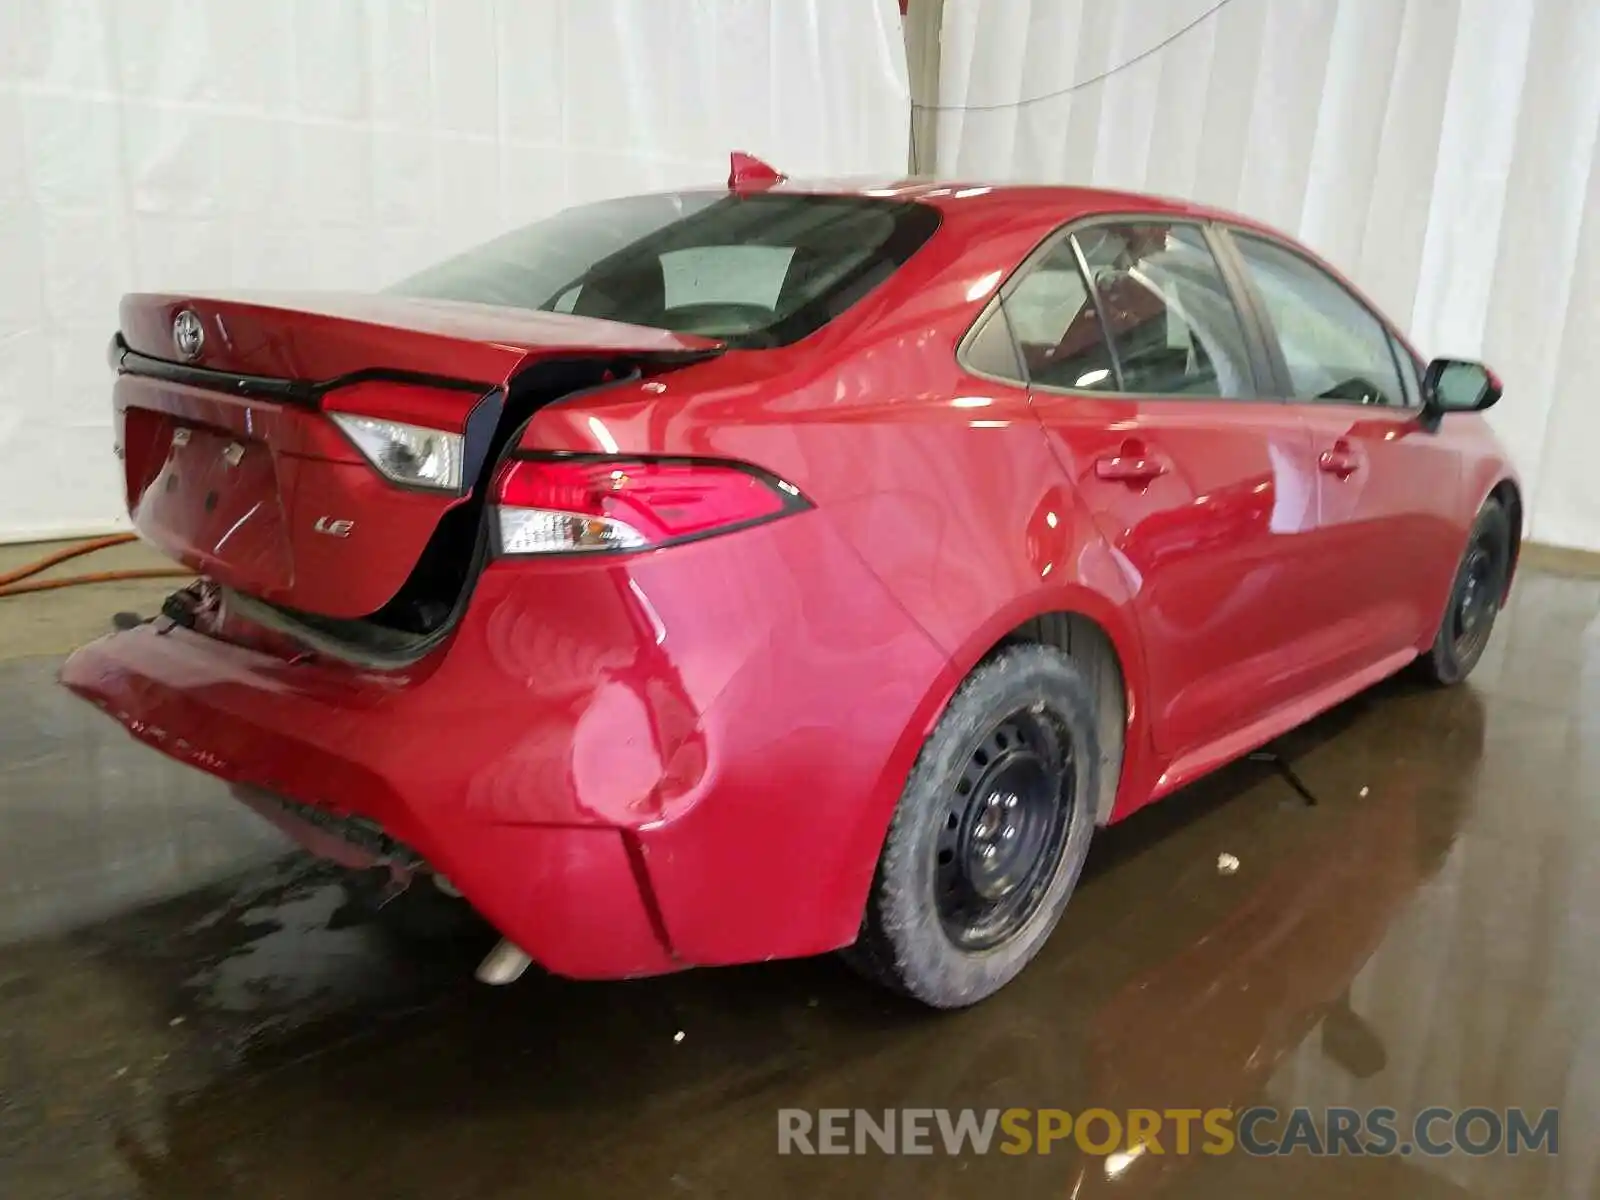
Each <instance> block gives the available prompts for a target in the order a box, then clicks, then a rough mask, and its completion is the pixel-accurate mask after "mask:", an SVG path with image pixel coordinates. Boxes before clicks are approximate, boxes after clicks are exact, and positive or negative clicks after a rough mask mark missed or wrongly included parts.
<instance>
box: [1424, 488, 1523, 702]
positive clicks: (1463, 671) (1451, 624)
mask: <svg viewBox="0 0 1600 1200" xmlns="http://www.w3.org/2000/svg"><path fill="white" fill-rule="evenodd" d="M1511 533H1512V531H1511V522H1510V519H1509V518H1508V517H1507V516H1506V512H1505V510H1504V509H1503V508H1501V507H1500V505H1499V504H1497V503H1496V502H1495V501H1493V500H1491V501H1489V502H1488V503H1487V504H1485V505H1484V506H1483V508H1482V510H1481V511H1480V512H1479V513H1478V519H1477V520H1476V521H1475V522H1474V523H1473V526H1472V532H1471V533H1470V534H1469V535H1468V537H1467V546H1466V549H1465V551H1463V553H1462V555H1461V565H1460V566H1459V567H1458V568H1457V569H1456V576H1455V580H1454V582H1453V583H1452V584H1451V587H1450V598H1449V601H1448V602H1447V603H1446V605H1445V612H1444V619H1443V620H1442V621H1441V622H1440V625H1439V631H1438V634H1437V635H1436V636H1435V638H1434V641H1433V646H1432V647H1431V648H1430V649H1429V651H1428V652H1427V653H1426V654H1424V655H1423V656H1422V658H1421V660H1420V662H1421V666H1422V669H1423V672H1424V673H1425V674H1426V675H1427V676H1428V677H1429V678H1431V679H1433V680H1434V681H1435V682H1436V683H1441V684H1455V683H1460V682H1461V681H1462V680H1463V679H1465V678H1466V677H1467V675H1468V674H1469V673H1470V672H1471V671H1472V668H1473V667H1475V666H1477V665H1478V660H1479V659H1480V658H1482V657H1483V651H1484V649H1485V647H1487V646H1488V644H1489V636H1490V634H1492V633H1493V632H1494V621H1495V617H1496V616H1498V615H1499V612H1500V603H1501V600H1502V599H1503V598H1504V596H1505V590H1506V581H1507V579H1508V578H1509V576H1510V570H1511V545H1512V538H1511Z"/></svg>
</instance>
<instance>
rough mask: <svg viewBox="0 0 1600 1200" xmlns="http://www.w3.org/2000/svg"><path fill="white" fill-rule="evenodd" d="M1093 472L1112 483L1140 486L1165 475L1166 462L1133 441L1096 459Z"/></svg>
mask: <svg viewBox="0 0 1600 1200" xmlns="http://www.w3.org/2000/svg"><path fill="white" fill-rule="evenodd" d="M1094 473H1095V474H1096V475H1097V476H1099V477H1100V478H1101V479H1105V480H1109V481H1110V482H1112V483H1128V484H1134V485H1136V486H1142V485H1144V484H1148V483H1150V482H1152V481H1153V480H1156V479H1159V478H1160V477H1161V476H1163V475H1165V474H1166V473H1167V463H1166V460H1165V459H1163V458H1161V456H1160V455H1157V454H1151V453H1150V452H1149V451H1147V450H1146V449H1145V448H1144V447H1143V446H1141V445H1139V444H1138V443H1136V442H1134V443H1129V444H1126V445H1124V446H1123V447H1122V449H1121V450H1119V451H1118V452H1117V453H1116V454H1108V455H1106V456H1105V457H1104V458H1098V459H1096V460H1095V464H1094Z"/></svg>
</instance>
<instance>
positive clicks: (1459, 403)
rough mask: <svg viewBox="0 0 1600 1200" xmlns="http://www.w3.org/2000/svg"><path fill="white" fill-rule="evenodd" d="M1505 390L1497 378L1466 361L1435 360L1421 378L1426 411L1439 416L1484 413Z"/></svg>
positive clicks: (1476, 364)
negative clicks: (1455, 413) (1444, 414)
mask: <svg viewBox="0 0 1600 1200" xmlns="http://www.w3.org/2000/svg"><path fill="white" fill-rule="evenodd" d="M1504 391H1505V389H1504V388H1503V387H1501V385H1500V377H1499V376H1498V375H1496V374H1495V373H1494V372H1493V371H1491V370H1490V369H1489V368H1488V367H1486V366H1484V365H1483V364H1482V363H1475V362H1469V361H1468V360H1467V359H1464V358H1436V359H1434V360H1433V361H1432V362H1431V363H1429V364H1428V370H1427V373H1426V374H1424V375H1423V377H1422V404H1423V408H1424V409H1426V410H1428V411H1429V412H1431V413H1434V414H1436V415H1437V414H1443V413H1452V412H1482V411H1483V410H1484V409H1486V408H1488V407H1489V406H1490V405H1492V404H1493V403H1494V402H1495V401H1496V400H1498V399H1500V396H1501V394H1502V393H1503V392H1504Z"/></svg>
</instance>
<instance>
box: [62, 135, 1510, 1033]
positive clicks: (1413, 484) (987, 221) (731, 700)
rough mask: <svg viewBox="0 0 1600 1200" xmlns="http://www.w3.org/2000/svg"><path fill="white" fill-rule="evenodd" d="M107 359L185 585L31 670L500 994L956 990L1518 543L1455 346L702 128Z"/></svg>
mask: <svg viewBox="0 0 1600 1200" xmlns="http://www.w3.org/2000/svg"><path fill="white" fill-rule="evenodd" d="M112 358H113V361H114V365H115V367H116V370H117V374H118V377H117V383H116V391H115V405H116V422H117V425H116V427H117V438H118V452H119V454H120V455H121V457H122V458H123V461H124V466H125V470H126V485H127V501H128V507H129V510H130V512H131V513H132V516H133V519H134V522H135V523H136V525H137V527H138V529H139V531H140V532H141V533H142V534H143V536H144V537H145V538H146V539H148V540H149V541H151V542H153V543H155V544H156V545H157V546H160V547H162V548H163V549H165V550H166V551H167V552H168V553H170V554H171V555H172V556H173V557H174V558H175V559H177V560H178V561H180V562H182V563H184V564H186V565H187V566H189V567H190V568H192V569H193V570H194V571H195V572H196V573H197V574H199V575H200V576H201V578H200V581H199V582H198V583H196V584H195V585H194V586H192V587H190V588H187V589H185V590H183V591H181V592H179V593H177V594H176V595H174V596H172V597H171V598H170V599H169V601H168V602H167V604H166V606H165V608H164V611H163V613H162V614H161V615H160V616H159V617H156V618H154V619H152V620H150V621H149V622H147V623H145V624H144V625H142V626H139V627H137V628H134V629H132V630H129V631H125V632H121V633H117V634H114V635H112V636H110V637H107V638H104V639H102V640H101V641H98V642H95V643H93V644H92V645H90V646H87V647H85V648H84V649H82V650H80V651H79V652H78V653H77V654H75V655H74V656H73V657H72V658H71V659H70V660H69V661H68V663H67V664H66V666H65V668H64V670H63V679H64V681H65V683H66V685H67V686H68V687H70V688H72V689H73V690H74V691H75V692H77V693H78V694H80V695H82V696H84V697H86V698H88V699H89V700H91V701H92V702H94V703H95V704H97V705H99V706H100V707H101V708H103V709H104V710H105V711H106V712H107V713H109V714H111V715H112V716H113V717H114V718H115V719H116V720H118V721H120V722H121V723H122V724H123V725H124V726H126V727H127V728H128V730H129V731H130V732H132V733H133V734H134V735H135V736H136V737H138V738H141V739H143V740H144V741H146V742H148V743H150V744H151V745H153V746H155V747H157V748H158V749H160V750H162V751H165V752H166V753H167V754H170V755H172V756H173V757H175V758H178V759H180V760H182V761H184V762H188V763H191V764H193V765H195V766H197V767H199V768H200V769H202V770H205V771H208V772H211V773H212V774H215V775H218V776H220V777H222V778H223V779H226V780H229V781H230V782H232V783H233V784H235V785H236V792H237V794H238V795H240V796H241V797H242V798H244V799H245V800H247V801H248V802H249V803H251V804H252V805H254V806H255V807H257V808H258V809H259V810H260V811H262V812H265V813H268V814H269V815H271V816H272V817H273V819H275V820H277V821H278V822H279V823H280V824H282V825H283V826H284V827H285V828H287V829H289V830H291V832H293V833H294V834H295V836H297V837H298V838H299V839H300V840H301V841H302V842H303V843H304V844H306V845H307V846H310V847H311V848H313V849H315V850H318V851H320V852H322V853H324V854H327V855H330V856H332V857H334V858H336V859H338V860H339V861H341V862H345V863H347V864H349V865H351V866H366V867H373V866H377V867H383V868H385V869H387V870H388V871H389V872H390V874H391V875H392V877H393V880H394V882H395V884H396V885H397V886H398V885H403V884H405V883H408V882H410V881H411V880H414V879H415V880H423V881H426V880H429V879H431V880H432V881H433V882H436V883H437V884H438V885H439V887H440V888H442V889H444V890H445V891H447V892H448V893H450V894H451V895H455V894H459V895H461V896H464V897H465V899H466V900H467V901H468V902H470V904H471V906H472V907H473V908H475V909H476V910H477V911H478V912H479V913H481V914H482V915H483V916H485V917H486V918H487V919H488V920H489V921H490V922H491V923H492V924H493V925H494V926H495V927H496V928H497V929H498V930H499V931H500V933H501V934H503V935H504V938H505V941H504V942H503V943H502V944H501V946H500V948H499V949H498V950H497V952H496V953H495V954H493V955H491V956H490V959H489V960H486V962H485V966H484V970H483V973H484V975H485V976H486V977H489V978H494V979H505V978H509V977H513V976H514V975H516V974H517V973H519V971H520V969H521V968H522V967H524V966H526V965H527V963H528V962H529V960H530V959H531V960H532V961H533V962H536V963H539V964H541V965H542V966H543V967H544V968H546V969H548V970H550V971H554V972H557V973H560V974H563V975H567V976H572V977H578V978H618V977H628V976H641V975H650V974H653V973H659V972H666V971H673V970H678V969H681V968H684V967H690V966H702V965H710V964H722V963H741V962H750V961H755V960H761V959H770V958H780V957H788V956H796V955H809V954H817V953H820V952H824V951H829V950H834V949H838V948H841V947H848V948H849V950H848V954H849V957H850V959H851V961H852V962H854V963H855V964H856V965H857V966H859V967H860V968H861V969H862V970H864V971H865V972H867V973H868V974H869V975H871V976H873V977H875V978H877V979H879V980H881V981H883V982H884V983H886V984H888V985H890V986H892V987H894V988H897V989H899V990H900V991H902V992H904V993H906V994H909V995H911V996H913V997H916V998H917V999H919V1000H922V1001H924V1002H926V1003H928V1004H932V1005H938V1006H958V1005H964V1004H969V1003H972V1002H974V1001H976V1000H979V999H981V998H982V997H984V996H987V995H989V994H990V993H992V992H993V991H995V990H996V989H997V988H999V987H1001V986H1002V985H1003V984H1005V983H1006V982H1007V981H1008V980H1009V979H1011V978H1012V977H1013V976H1014V975H1016V973H1017V972H1018V971H1020V970H1021V969H1022V968H1023V966H1024V965H1025V964H1026V963H1027V962H1028V961H1029V960H1030V959H1031V958H1032V957H1033V956H1034V955H1035V954H1037V953H1038V952H1039V949H1040V947H1041V946H1042V944H1043V943H1044V941H1045V939H1046V938H1047V937H1048V936H1049V934H1050V931H1051V929H1052V927H1053V926H1054V925H1055V923H1056V921H1057V919H1058V918H1059V917H1060V915H1061V912H1062V910H1063V908H1064V907H1065V905H1066V903H1067V900H1068V897H1069V896H1070V894H1071V892H1072V890H1073V887H1074V884H1075V882H1076V880H1077V878H1078V874H1079V870H1080V868H1081V867H1082V866H1083V862H1084V858H1085V855H1086V853H1087V851H1088V848H1089V843H1090V840H1091V838H1092V836H1093V834H1094V831H1095V829H1096V827H1098V826H1101V825H1104V824H1107V823H1109V822H1112V821H1116V820H1118V819H1120V818H1122V817H1124V816H1126V815H1127V814H1129V813H1131V812H1133V811H1134V810H1135V809H1137V808H1139V807H1140V806H1141V805H1144V804H1147V803H1149V802H1150V801H1151V800H1154V799H1156V798H1158V797H1160V796H1163V795H1165V794H1166V793H1168V792H1171V791H1173V790H1174V789H1176V788H1179V787H1181V786H1182V785H1183V784H1185V783H1187V782H1188V781H1190V780H1193V779H1194V778H1196V777H1197V776H1199V775H1202V774H1204V773H1205V772H1207V771H1210V770H1212V769H1213V768H1215V767H1217V766H1219V765H1221V764H1223V763H1225V762H1227V761H1229V760H1230V759H1233V758H1235V757H1237V756H1239V755H1241V754H1243V753H1245V752H1246V751H1249V750H1251V749H1252V748H1254V747H1258V746H1260V745H1262V744H1264V743H1266V742H1267V741H1269V740H1270V739H1272V738H1274V737H1276V736H1277V735H1279V734H1281V733H1283V732H1284V731H1285V730H1287V729H1289V728H1291V727H1292V726H1294V725H1296V724H1298V723H1300V722H1302V721H1304V720H1306V719H1307V718H1308V717H1310V716H1312V715H1313V714H1315V713H1317V712H1318V711H1320V710H1322V709H1326V708H1328V707H1329V706H1331V705H1334V704H1337V703H1338V702H1339V701H1341V700H1343V699H1345V698H1346V697H1349V696H1350V695H1352V694H1353V693H1355V692H1358V691H1360V690H1361V689H1363V688H1365V687H1367V686H1368V685H1370V684H1372V683H1374V682H1375V681H1377V680H1379V679H1381V678H1383V677H1384V676H1387V675H1389V674H1391V673H1394V672H1396V671H1399V670H1400V669H1402V668H1404V667H1406V666H1408V665H1410V664H1413V663H1415V664H1416V665H1417V667H1418V668H1419V669H1420V670H1421V671H1422V672H1423V673H1424V674H1426V675H1428V676H1431V677H1432V678H1433V679H1435V680H1437V681H1439V682H1441V683H1455V682H1457V681H1459V680H1460V679H1462V678H1463V677H1464V676H1465V675H1466V674H1467V673H1468V672H1469V671H1471V669H1472V667H1473V665H1474V663H1475V662H1476V661H1477V660H1478V658H1479V656H1480V655H1481V653H1482V652H1483V648H1484V644H1485V642H1486V640H1487V638H1488V636H1489V632H1490V628H1491V625H1492V623H1493V621H1494V618H1495V614H1496V612H1497V610H1498V608H1499V606H1500V605H1501V604H1502V602H1503V600H1504V598H1505V594H1506V590H1507V588H1508V587H1509V586H1510V581H1511V576H1512V572H1513V569H1514V566H1515V563H1516V559H1517V551H1518V546H1519V540H1520V531H1521V528H1522V503H1523V502H1522V497H1521V491H1520V489H1519V486H1518V483H1517V480H1516V477H1515V475H1514V473H1513V471H1512V469H1511V467H1510V465H1509V463H1508V461H1507V459H1506V456H1505V453H1504V452H1503V451H1502V449H1501V448H1500V446H1499V444H1498V443H1497V442H1496V440H1495V438H1494V437H1493V435H1492V434H1491V433H1490V431H1489V429H1488V427H1487V425H1486V424H1485V422H1484V420H1483V418H1482V417H1481V416H1479V415H1478V412H1479V410H1482V409H1484V408H1487V407H1488V406H1489V405H1490V404H1492V403H1494V402H1495V400H1497V399H1498V398H1499V396H1500V385H1499V383H1498V382H1497V380H1496V379H1495V377H1494V376H1493V375H1492V374H1491V373H1490V372H1489V371H1487V370H1486V369H1485V368H1483V367H1481V366H1478V365H1476V364H1472V363H1468V362H1462V361H1455V360H1436V361H1434V362H1433V363H1431V364H1429V363H1426V362H1424V361H1423V360H1422V359H1420V358H1418V357H1417V355H1416V353H1415V352H1414V351H1413V350H1412V349H1411V348H1410V347H1409V346H1408V345H1407V344H1406V342H1405V340H1404V339H1403V338H1402V337H1401V336H1400V334H1399V332H1398V331H1397V330H1396V328H1395V327H1394V325H1393V324H1392V323H1391V322H1389V321H1387V320H1386V319H1385V318H1384V317H1383V316H1382V315H1381V314H1379V313H1378V312H1377V311H1376V310H1375V309H1374V308H1373V307H1372V305H1371V304H1369V303H1368V302H1367V301H1366V300H1365V299H1363V298H1362V297H1361V295H1360V294H1359V293H1358V292H1356V291H1355V290H1354V289H1353V288H1351V287H1350V286H1349V285H1348V284H1347V283H1346V282H1345V281H1344V280H1342V279H1341V278H1340V277H1339V276H1338V275H1337V274H1336V273H1335V272H1333V271H1332V270H1331V269H1330V268H1328V267H1327V266H1326V265H1325V264H1324V263H1322V262H1320V261H1319V260H1318V259H1317V258H1316V257H1315V256H1314V255H1312V254H1310V253H1308V252H1307V251H1306V250H1305V249H1304V248H1303V247H1300V246H1298V245H1296V244H1295V243H1294V242H1292V241H1290V240H1289V239H1287V238H1285V237H1283V236H1282V235H1280V234H1277V233H1274V232H1273V231H1271V230H1269V229H1264V228H1262V227H1261V226H1260V225H1257V224H1255V223H1254V222H1251V221H1248V220H1245V219H1244V218H1241V217H1237V216H1234V215H1231V214H1228V213H1224V212H1217V211H1213V210H1210V209H1206V208H1201V207H1197V206H1191V205H1186V204H1181V203H1174V202H1171V201H1167V200H1158V199H1154V198H1151V197H1148V196H1139V195H1129V194H1113V193H1108V192H1101V191H1092V190H1086V189H1081V188H1067V187H985V186H976V185H974V186H957V185H934V184H931V183H900V184H891V185H886V186H882V187H861V186H840V185H837V184H829V185H816V186H810V185H804V184H798V183H793V182H788V181H784V180H781V179H780V178H778V177H776V176H775V175H774V174H773V173H771V172H770V171H768V170H765V169H763V168H761V166H760V165H759V164H754V163H749V162H743V163H737V164H736V169H735V172H734V175H733V177H732V178H731V179H730V181H729V185H728V187H727V188H726V189H725V190H724V189H717V190H705V191H687V192H681V193H676V194H669V195H656V196H642V197H633V198H628V199H622V200H612V201H607V202H604V203H600V204H594V205H590V206H586V207H580V208H576V209H572V210H569V211H567V212H564V213H561V214H559V215H557V216H555V217H552V218H550V219H548V220H546V221H543V222H540V223H538V224H535V225H531V226H529V227H527V228H524V229H521V230H518V231H516V232H513V233H511V234H508V235H506V236H504V237H501V238H499V239H497V240H495V241H492V242H490V243H488V244H486V245H484V246H482V247H480V248H478V249H475V250H471V251H468V252H467V253H465V254H463V255H461V256H460V257H458V258H455V259H452V260H451V261H448V262H446V263H443V264H442V265H440V266H438V267H436V268H433V269H431V270H428V271H425V272H423V273H422V274H420V275H418V276H416V277H414V278H411V279H409V280H407V281H405V282H403V283H401V284H399V285H397V286H396V287H394V288H392V289H390V290H388V291H387V292H385V293H382V294H377V295H316V296H310V295H306V296H300V295H296V296H289V297H281V296H280V297H231V298H229V297H212V296H180V295H132V296H128V297H127V298H125V300H124V301H123V305H122V314H121V331H120V333H119V334H118V336H117V338H116V340H115V341H114V342H113V345H112ZM419 886H421V887H426V888H429V889H431V887H432V884H428V883H424V884H422V885H419Z"/></svg>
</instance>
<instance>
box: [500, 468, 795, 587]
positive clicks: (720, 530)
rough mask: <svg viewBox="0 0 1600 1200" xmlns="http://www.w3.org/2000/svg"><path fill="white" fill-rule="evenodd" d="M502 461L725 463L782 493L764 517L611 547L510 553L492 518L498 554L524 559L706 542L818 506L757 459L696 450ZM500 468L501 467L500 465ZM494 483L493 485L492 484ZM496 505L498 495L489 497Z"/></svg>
mask: <svg viewBox="0 0 1600 1200" xmlns="http://www.w3.org/2000/svg"><path fill="white" fill-rule="evenodd" d="M500 461H501V463H502V464H505V463H511V462H518V461H521V462H637V463H665V464H667V465H674V466H696V467H722V468H724V469H727V470H734V471H741V472H743V473H744V474H746V475H749V476H751V477H752V478H754V479H758V480H760V481H761V482H762V483H763V484H765V485H766V486H767V488H769V489H770V490H771V491H772V493H773V494H774V495H775V496H777V497H778V499H779V501H780V503H781V505H782V507H781V508H779V509H778V511H777V512H775V513H769V514H768V515H766V516H764V517H752V518H751V519H750V520H748V521H736V522H734V523H733V524H731V525H719V526H717V528H715V529H707V530H705V531H704V532H701V533H689V534H685V535H683V536H682V537H675V538H668V539H667V540H666V541H662V542H654V543H652V544H651V545H648V546H638V547H632V546H619V547H617V548H615V549H610V550H548V551H544V552H542V553H538V554H508V553H506V550H505V547H503V546H502V545H501V544H500V523H499V522H498V521H495V520H492V519H491V520H490V521H489V522H488V524H489V540H490V543H491V546H492V552H493V555H494V557H495V558H516V559H521V560H523V561H529V560H534V561H543V560H545V559H551V560H555V559H563V560H571V559H584V558H620V557H622V556H623V555H628V554H653V553H655V552H656V551H657V550H665V549H668V548H669V547H672V546H684V545H688V544H689V543H690V542H703V541H705V540H707V539H708V538H714V537H721V536H722V535H723V534H727V533H737V532H738V531H739V530H741V529H753V528H755V527H756V526H757V525H766V524H768V523H769V522H772V521H778V520H782V519H783V518H784V517H788V516H792V515H794V514H795V513H801V512H808V511H810V510H811V509H813V508H815V507H816V505H815V504H813V503H812V502H811V501H810V500H809V499H807V498H806V496H805V495H803V494H802V493H801V491H800V489H799V488H797V487H795V485H794V484H792V483H790V482H789V481H788V480H787V479H784V478H782V477H781V476H778V475H775V474H773V473H772V472H771V471H768V470H766V469H765V468H764V467H758V466H756V465H755V464H754V463H747V462H740V461H739V460H738V459H733V458H712V457H707V456H705V455H696V454H620V453H619V454H595V453H591V452H579V451H568V450H522V451H516V452H513V453H511V454H507V455H504V456H502V458H501V460H500ZM497 470H498V468H497ZM491 486H492V485H491ZM488 502H489V505H490V507H491V508H492V507H493V506H494V505H495V502H496V501H495V497H494V496H493V495H491V496H489V497H488Z"/></svg>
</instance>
